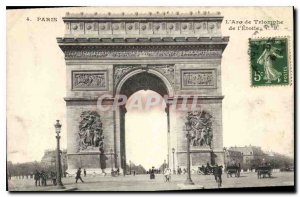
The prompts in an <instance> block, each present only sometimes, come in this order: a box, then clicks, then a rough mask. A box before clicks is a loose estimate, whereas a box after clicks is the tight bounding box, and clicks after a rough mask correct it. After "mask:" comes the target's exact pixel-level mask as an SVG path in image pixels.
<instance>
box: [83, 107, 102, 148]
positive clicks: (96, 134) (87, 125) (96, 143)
mask: <svg viewBox="0 0 300 197" xmlns="http://www.w3.org/2000/svg"><path fill="white" fill-rule="evenodd" d="M80 118H81V120H80V123H79V132H78V135H79V151H81V150H86V149H89V148H93V147H99V150H103V140H104V136H103V129H102V122H101V120H100V115H99V114H98V113H97V112H96V111H84V112H82V113H81V115H80Z"/></svg>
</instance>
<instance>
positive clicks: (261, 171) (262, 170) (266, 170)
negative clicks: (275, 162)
mask: <svg viewBox="0 0 300 197" xmlns="http://www.w3.org/2000/svg"><path fill="white" fill-rule="evenodd" d="M256 172H257V178H258V179H260V178H265V177H266V175H268V177H269V178H270V177H271V175H272V167H271V166H269V165H268V166H267V165H262V166H258V168H257V169H256Z"/></svg>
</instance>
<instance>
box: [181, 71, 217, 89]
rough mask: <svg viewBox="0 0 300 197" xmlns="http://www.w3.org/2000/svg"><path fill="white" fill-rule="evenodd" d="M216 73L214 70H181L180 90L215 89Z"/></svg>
mask: <svg viewBox="0 0 300 197" xmlns="http://www.w3.org/2000/svg"><path fill="white" fill-rule="evenodd" d="M216 74H217V72H216V70H215V69H184V70H181V88H182V89H197V88H216V87H217V76H216Z"/></svg>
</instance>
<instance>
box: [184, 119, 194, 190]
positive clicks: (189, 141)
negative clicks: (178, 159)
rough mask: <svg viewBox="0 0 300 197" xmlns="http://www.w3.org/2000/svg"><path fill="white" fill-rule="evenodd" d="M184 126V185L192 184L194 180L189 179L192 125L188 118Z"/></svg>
mask: <svg viewBox="0 0 300 197" xmlns="http://www.w3.org/2000/svg"><path fill="white" fill-rule="evenodd" d="M185 126H186V131H187V133H186V139H187V140H186V141H187V154H186V155H187V178H186V181H185V183H184V184H185V185H194V182H193V181H192V179H191V159H190V143H191V139H192V136H191V134H190V131H191V130H192V126H191V122H190V120H189V119H188V120H187V122H186V123H185Z"/></svg>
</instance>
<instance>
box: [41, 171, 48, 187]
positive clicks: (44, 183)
mask: <svg viewBox="0 0 300 197" xmlns="http://www.w3.org/2000/svg"><path fill="white" fill-rule="evenodd" d="M41 178H42V186H47V174H46V172H45V171H44V170H42V171H41Z"/></svg>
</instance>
